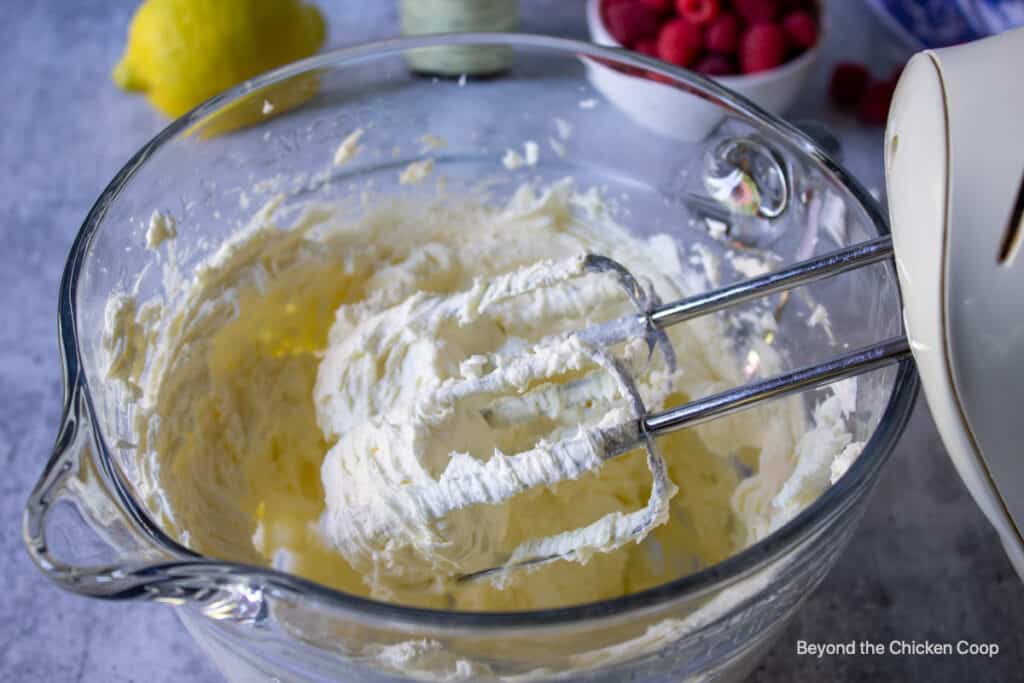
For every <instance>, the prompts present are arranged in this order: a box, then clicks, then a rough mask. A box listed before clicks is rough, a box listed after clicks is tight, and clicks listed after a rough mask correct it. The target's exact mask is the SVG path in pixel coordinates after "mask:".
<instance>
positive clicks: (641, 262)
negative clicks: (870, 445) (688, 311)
mask: <svg viewBox="0 0 1024 683" xmlns="http://www.w3.org/2000/svg"><path fill="white" fill-rule="evenodd" d="M428 171H429V169H425V172H428ZM282 201H283V198H282V197H277V198H275V199H273V200H272V201H271V202H270V203H268V204H267V205H266V206H264V207H263V208H262V209H261V210H260V211H259V212H257V213H256V215H255V216H254V217H253V218H252V221H251V222H250V224H249V225H248V226H247V227H245V228H244V229H242V230H241V231H239V232H238V233H237V234H236V235H235V236H234V237H233V238H231V239H230V240H229V241H227V242H226V243H225V244H224V245H222V246H221V248H220V249H219V250H217V251H216V252H215V253H213V254H212V255H211V256H210V257H209V258H208V259H207V260H206V261H205V262H204V263H203V264H202V265H201V266H200V267H198V268H197V269H196V270H195V271H194V272H193V273H190V274H186V275H185V276H184V283H183V284H181V285H180V286H179V287H178V289H177V291H178V292H179V294H178V296H177V298H175V299H174V300H167V301H162V300H146V301H139V300H137V297H136V296H135V295H133V294H131V293H129V294H120V295H119V296H118V297H115V298H114V299H112V300H111V302H110V303H109V305H108V311H107V319H108V330H107V336H106V340H105V345H106V353H107V354H108V358H109V367H110V372H109V376H110V377H111V378H112V379H114V380H117V381H119V382H120V383H121V385H122V386H123V387H124V388H125V391H124V394H123V396H124V402H125V403H126V404H127V405H129V406H130V407H131V410H132V413H133V425H134V441H133V443H132V444H131V447H133V448H134V450H135V455H136V459H137V463H138V474H137V481H136V482H135V483H136V487H137V489H138V491H139V492H140V494H141V496H142V497H143V499H144V502H145V503H146V505H147V506H149V508H150V509H151V510H152V512H153V514H154V515H155V517H156V518H157V520H158V522H159V523H160V524H161V525H162V526H163V527H164V528H165V529H166V530H167V531H168V532H169V533H171V534H172V535H174V536H175V537H177V538H178V539H179V540H180V541H181V542H183V543H185V544H186V545H188V546H190V547H191V548H193V549H195V550H196V551H198V552H201V553H204V554H207V555H210V556H214V557H221V558H227V559H232V560H238V561H245V562H261V563H265V564H268V565H272V566H275V567H278V568H280V569H283V570H286V571H289V572H293V573H296V574H299V575H302V576H305V577H307V578H310V579H313V580H315V581H319V582H321V583H324V584H327V585H330V586H333V587H335V588H338V589H341V590H345V591H348V592H352V593H356V594H361V595H368V596H373V597H376V598H381V599H387V600H393V601H397V602H402V603H406V604H412V605H420V606H435V607H449V608H456V609H474V610H504V609H532V608H541V607H553V606H559V605H566V604H572V603H579V602H583V601H592V600H600V599H604V598H609V597H613V596H616V595H621V594H624V593H629V592H633V591H636V590H640V589H643V588H646V587H650V586H653V585H656V584H659V583H662V582H664V581H666V580H670V579H672V578H676V577H678V576H681V575H683V574H686V573H689V572H691V571H693V570H694V569H696V568H698V567H700V566H705V565H708V564H712V563H714V562H717V561H719V560H721V559H724V558H725V557H727V556H728V555H730V554H732V553H733V552H735V551H736V550H738V549H740V548H742V547H745V546H747V545H749V544H751V543H753V542H755V541H757V540H758V539H760V538H763V537H764V536H765V535H767V534H769V533H771V531H772V530H774V529H775V528H777V527H778V526H780V525H781V524H783V523H785V521H787V520H788V519H790V518H791V517H792V516H793V515H794V514H796V512H798V511H799V510H800V509H802V507H803V506H804V505H805V504H806V503H807V502H809V501H810V500H812V499H813V498H814V497H815V496H817V495H818V494H819V493H820V492H821V491H822V490H823V488H824V487H826V486H827V485H828V482H829V478H830V475H831V476H836V473H837V471H839V470H841V469H843V468H845V466H847V465H848V461H849V460H850V459H852V458H853V457H855V455H856V449H857V447H858V444H856V443H854V442H853V441H852V438H851V437H850V434H849V433H848V431H847V430H846V428H845V422H844V420H843V406H842V405H841V404H842V402H841V401H839V400H838V399H837V400H834V401H832V400H831V399H830V401H825V402H824V403H823V404H822V405H821V406H819V408H818V410H817V411H815V413H814V415H812V416H810V417H808V416H807V415H806V414H805V409H804V404H803V402H802V401H801V400H799V399H785V400H780V401H776V402H773V403H770V404H766V405H764V406H760V407H758V408H756V409H754V410H751V411H748V412H745V413H741V414H737V415H735V416H731V417H728V418H724V419H721V420H716V421H714V422H711V423H707V424H704V425H701V426H699V427H696V428H694V429H690V430H685V431H682V432H677V433H675V434H671V435H667V436H665V437H664V438H660V439H659V440H658V451H659V453H660V455H661V456H662V457H663V458H664V468H665V471H666V481H667V482H668V483H667V484H665V485H664V486H661V487H660V488H659V486H658V485H657V479H656V478H654V477H652V474H651V472H652V465H651V463H650V462H649V460H648V456H647V454H646V453H645V452H644V451H643V450H642V449H637V450H634V451H632V452H629V453H627V454H624V455H622V456H620V457H617V458H614V459H612V460H608V461H599V459H597V458H596V457H595V454H596V453H597V452H598V451H599V449H598V448H597V447H596V446H595V444H593V443H588V442H587V439H586V438H585V437H586V434H588V433H589V432H588V431H587V430H593V429H599V428H612V427H615V426H616V425H620V424H623V423H624V422H628V419H629V418H630V417H631V416H634V415H635V406H632V405H630V403H629V401H628V400H623V388H622V386H621V384H620V383H619V382H617V381H616V379H615V377H614V376H613V373H608V372H606V371H604V370H603V368H602V366H601V363H600V362H598V361H597V359H595V358H594V356H593V355H592V352H591V351H590V350H589V349H586V348H583V347H581V346H579V345H578V344H576V343H574V342H572V341H571V339H572V337H566V336H564V335H566V334H567V333H568V332H570V331H573V330H579V329H582V328H584V327H586V326H588V325H591V324H594V323H598V322H602V321H607V320H612V319H615V318H618V317H620V316H622V315H624V314H626V313H628V312H630V311H632V310H633V309H632V308H631V304H630V303H629V302H628V300H627V298H626V297H625V296H624V295H623V294H622V293H621V291H620V290H619V289H618V288H617V286H616V285H615V284H614V283H613V282H611V281H610V280H609V279H608V278H602V277H597V276H587V277H584V278H579V279H572V280H569V281H565V282H560V283H559V286H558V287H553V288H548V287H544V288H541V289H530V288H529V287H525V289H528V290H530V291H526V292H524V293H523V294H522V295H521V296H519V295H517V296H516V297H514V298H502V297H501V296H495V293H500V292H507V291H508V289H509V288H510V287H513V284H514V282H513V281H516V280H517V278H518V284H517V285H515V287H520V286H521V285H522V284H523V282H522V281H523V280H529V277H530V273H531V272H533V273H534V274H536V273H537V272H538V271H531V270H530V269H531V268H536V267H537V264H538V263H540V262H544V261H548V260H552V261H555V262H557V263H563V264H572V263H573V259H576V258H578V257H579V256H580V255H581V254H584V253H598V254H604V255H606V256H608V257H610V258H613V259H615V260H617V261H619V262H620V263H622V264H623V265H625V266H626V267H627V268H629V269H630V270H631V271H632V272H634V273H636V274H638V275H642V276H643V277H644V278H646V279H647V280H648V281H649V283H650V286H651V287H652V288H653V290H654V291H655V292H656V293H657V294H658V296H660V297H661V298H662V299H663V300H669V299H674V298H678V297H680V296H683V295H685V294H686V293H689V292H692V291H695V290H697V289H698V288H701V287H704V286H706V281H705V277H704V275H703V274H702V273H701V272H699V268H696V267H694V266H693V265H692V264H690V263H689V261H686V262H685V263H684V260H683V259H681V257H680V249H679V248H678V245H677V244H676V242H675V241H674V240H673V239H672V238H670V237H669V236H666V235H656V236H653V237H648V238H639V237H635V236H633V235H631V234H629V233H628V232H627V231H626V230H625V229H624V228H623V227H622V226H620V225H618V224H617V223H616V221H615V220H614V218H613V216H612V215H611V214H610V212H609V210H608V208H607V207H606V205H605V204H604V202H603V201H602V200H601V196H600V194H599V193H598V192H597V191H593V190H592V191H587V192H581V191H579V190H578V189H577V188H575V187H574V185H573V182H572V181H571V180H568V179H567V180H564V181H561V182H559V183H556V184H554V185H552V186H550V187H548V188H546V189H543V190H542V191H538V190H537V189H535V188H532V187H529V186H526V187H523V188H520V190H519V191H517V192H516V193H514V194H513V196H511V198H509V199H508V200H507V201H505V202H495V201H493V200H491V199H490V198H488V197H486V196H484V195H479V196H462V197H453V196H451V193H450V192H449V193H448V194H447V195H446V196H445V197H444V198H442V199H438V200H437V201H434V202H427V201H425V200H422V199H418V200H412V199H409V200H402V199H394V198H393V199H390V200H385V199H380V198H377V199H375V200H374V201H371V202H369V204H368V206H367V207H365V209H364V210H354V208H353V207H352V206H348V205H345V204H329V203H313V204H309V205H307V206H306V207H305V208H304V209H303V210H302V211H301V213H299V214H298V216H297V217H295V216H294V213H293V214H285V213H284V212H283V210H282V208H281V204H282ZM286 216H288V217H287V218H286ZM178 241H180V238H179V240H178ZM524 269H525V270H524ZM513 288H514V287H513ZM520 288H522V287H520ZM725 325H726V320H725V318H719V317H715V316H711V317H706V318H702V319H700V320H696V321H692V322H690V323H687V324H685V325H680V326H677V327H675V328H673V329H672V330H671V331H670V332H669V336H670V340H671V342H672V345H673V347H674V349H675V351H676V354H677V357H678V369H677V372H675V373H674V374H672V375H671V377H669V373H668V372H667V371H666V368H665V367H664V364H663V363H662V362H660V361H659V360H658V357H657V356H655V358H654V360H653V361H652V363H651V364H650V365H648V363H647V355H646V349H645V348H636V347H629V348H625V349H617V350H616V353H617V354H618V355H621V356H622V357H624V358H625V359H626V361H627V362H628V363H629V364H630V366H631V370H632V373H631V374H633V375H634V376H635V378H636V380H637V389H638V391H639V393H640V395H641V397H642V399H643V401H644V404H645V407H646V409H648V410H657V409H660V408H663V407H665V406H668V405H672V404H676V403H679V402H682V401H685V400H687V398H688V397H690V396H694V397H695V396H702V395H706V394H709V393H712V392H716V391H721V390H723V389H725V388H727V387H730V386H734V385H736V384H739V383H742V382H745V381H747V378H746V376H745V375H744V368H743V367H741V364H740V363H739V362H738V361H737V358H736V353H735V351H734V349H733V347H732V343H731V342H730V341H729V335H728V331H727V329H726V327H725ZM552 335H555V336H556V337H557V335H563V337H561V339H562V340H563V342H564V343H562V344H549V345H543V344H541V342H542V340H544V339H547V338H549V337H551V336H552ZM752 343H753V344H754V348H753V350H752V353H756V355H757V357H758V359H759V365H760V368H761V371H762V372H763V373H766V374H767V373H771V372H772V371H773V370H775V369H777V368H778V367H779V365H780V363H779V358H778V356H777V353H776V352H775V349H774V348H773V347H771V346H770V345H768V344H766V343H763V342H762V341H761V340H759V339H755V340H754V341H753V342H752ZM538 345H540V350H539V351H537V353H538V358H539V360H538V363H539V364H540V370H542V372H541V371H538V372H534V371H533V370H531V371H530V372H526V373H525V374H518V373H519V372H520V371H521V369H522V367H523V366H522V364H520V363H516V362H506V361H505V360H500V358H505V359H516V358H519V356H520V355H521V353H522V352H524V351H525V350H529V349H534V350H535V351H536V350H537V348H538ZM494 354H497V355H494ZM536 369H537V368H534V370H536ZM503 370H507V371H508V372H502V371H503ZM541 375H543V376H544V377H551V379H552V382H551V383H550V385H549V386H545V381H543V380H541V379H540V377H541ZM487 377H497V378H498V379H500V382H498V383H499V384H500V385H501V388H502V389H503V391H502V392H500V394H499V393H494V392H490V393H489V392H487V391H484V392H483V394H479V393H476V392H470V393H467V394H465V395H462V394H459V392H458V391H457V390H456V388H457V387H460V386H468V385H469V384H472V383H473V382H480V381H482V380H483V379H484V378H487ZM495 381H497V380H495ZM581 383H582V384H581ZM566 387H569V388H570V389H566ZM571 387H583V388H582V389H581V390H580V391H578V392H576V394H575V395H574V394H573V391H572V390H571ZM475 388H476V389H479V388H480V386H479V384H477V385H475ZM485 389H486V387H485ZM506 389H510V391H504V390H506ZM574 438H578V439H579V440H578V441H577V442H576V443H577V445H578V448H579V450H578V452H577V454H576V455H575V456H574V457H573V462H576V463H578V464H579V466H578V470H577V471H573V472H571V473H570V474H571V477H570V478H569V479H567V480H564V481H559V482H558V483H551V484H550V485H549V482H550V481H551V480H552V479H553V478H554V477H553V471H552V470H550V469H545V467H543V466H538V467H535V468H531V469H529V471H528V472H524V473H522V474H521V477H522V478H530V477H532V479H531V483H536V484H538V485H537V486H532V487H527V488H524V487H521V486H520V484H521V483H522V480H523V479H521V478H520V475H516V477H513V476H512V475H511V474H510V473H509V470H508V467H507V466H508V461H509V460H510V459H511V458H512V457H513V454H518V453H522V452H524V451H530V450H531V449H536V450H539V451H543V450H544V449H545V448H549V447H550V444H552V443H554V442H555V441H560V440H566V439H567V440H570V441H572V439H574ZM548 455H549V456H550V453H548ZM545 457H546V456H544V455H543V453H542V454H540V455H538V456H537V460H536V462H537V463H541V462H547V463H549V464H550V463H552V462H554V461H553V460H551V459H550V458H548V460H546V461H545V460H544V458H545ZM563 464H564V463H563ZM488 468H490V469H491V470H492V471H493V472H494V474H488V475H481V474H480V473H481V472H483V471H484V470H487V469H488ZM481 476H486V477H490V479H489V481H491V482H492V484H493V488H487V487H484V488H483V489H472V488H470V487H463V486H461V485H455V484H453V482H459V481H462V480H464V478H465V477H477V480H478V481H482V479H480V477H481ZM559 478H561V473H559ZM446 481H447V482H449V485H448V487H447V488H445V486H446V484H445V483H444V482H446ZM395 484H397V485H399V486H402V487H408V486H409V485H410V484H417V485H420V488H418V489H416V490H417V491H419V495H420V496H421V497H420V498H413V497H410V498H405V499H400V502H399V503H397V504H389V503H388V502H387V501H391V502H392V503H393V502H394V500H395V498H394V497H393V495H389V494H393V493H394V491H386V490H382V487H387V486H391V485H395ZM676 487H678V492H677V493H676V492H675V489H676ZM673 494H674V495H673ZM460 496H461V499H460V501H458V502H459V505H458V506H457V508H458V509H456V510H454V511H453V512H452V513H451V514H447V515H445V516H443V517H442V518H440V519H439V520H429V519H427V518H426V517H425V516H423V515H421V514H419V512H418V510H417V506H419V505H434V504H437V505H441V504H447V503H450V502H451V501H452V500H454V499H456V498H459V497H460ZM498 498H500V499H501V502H500V503H498V504H490V502H488V501H492V500H496V499H498ZM638 519H643V520H645V522H653V523H652V524H651V527H652V528H653V531H651V532H650V533H649V534H645V535H643V536H638V537H630V536H629V534H626V533H624V532H623V529H624V528H625V527H627V526H629V524H630V523H632V522H635V521H636V520H638ZM572 529H583V530H584V532H582V533H579V534H576V533H570V534H566V533H564V532H566V531H567V530H572ZM623 539H628V542H622V541H623ZM634 540H635V541H637V542H632V541H634ZM563 550H571V551H572V552H573V553H575V554H573V556H572V558H571V559H570V560H569V561H559V562H554V563H551V564H546V565H543V566H540V567H538V568H536V569H535V570H533V571H530V572H518V573H515V574H513V575H510V576H509V577H508V578H507V580H505V581H504V582H502V583H501V584H500V585H497V584H493V583H490V582H484V581H480V582H468V583H457V582H456V581H455V580H454V579H455V577H456V576H457V575H459V574H460V573H464V572H466V571H471V570H475V569H481V568H485V567H487V566H491V565H493V564H496V563H499V562H501V561H506V560H509V559H514V558H516V557H522V556H523V555H524V553H525V554H527V555H530V554H537V553H540V552H561V551H563Z"/></svg>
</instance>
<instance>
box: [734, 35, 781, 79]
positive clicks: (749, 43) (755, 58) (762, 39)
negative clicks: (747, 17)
mask: <svg viewBox="0 0 1024 683" xmlns="http://www.w3.org/2000/svg"><path fill="white" fill-rule="evenodd" d="M785 58H786V32H785V31H783V30H782V27H781V26H779V25H778V24H754V25H753V26H751V27H750V28H749V29H747V32H746V33H744V34H743V38H742V39H741V40H740V68H741V69H742V71H743V73H745V74H755V73H757V72H759V71H767V70H769V69H774V68H775V67H777V66H779V65H780V64H782V62H783V60H785Z"/></svg>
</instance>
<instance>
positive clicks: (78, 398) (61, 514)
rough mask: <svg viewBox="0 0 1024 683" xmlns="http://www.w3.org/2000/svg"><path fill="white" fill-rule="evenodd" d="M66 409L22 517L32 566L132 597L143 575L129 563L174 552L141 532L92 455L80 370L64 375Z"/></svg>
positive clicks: (82, 589)
mask: <svg viewBox="0 0 1024 683" xmlns="http://www.w3.org/2000/svg"><path fill="white" fill-rule="evenodd" d="M64 406H65V408H64V416H63V419H62V420H61V427H60V431H59V432H58V434H57V440H56V443H55V444H54V447H53V451H52V453H51V455H50V459H49V462H47V464H46V468H45V469H44V470H43V474H42V476H41V477H40V478H39V481H38V482H37V483H36V485H35V487H34V488H33V489H32V493H31V494H30V496H29V499H28V503H27V504H26V506H25V512H24V516H23V519H22V537H23V540H24V542H25V546H26V547H27V548H28V552H29V555H30V556H31V557H32V560H33V561H34V562H35V563H36V566H37V567H39V569H40V570H41V571H42V572H43V573H44V574H46V575H47V576H48V577H49V578H50V579H52V580H53V581H55V582H56V583H58V584H59V585H60V586H61V587H63V588H65V589H67V590H70V591H73V592H76V593H81V594H85V595H90V596H93V597H102V598H123V599H124V598H136V597H142V596H141V595H140V593H139V591H140V589H142V584H144V583H145V581H141V582H140V580H139V577H133V576H132V574H133V572H130V571H127V572H126V571H125V570H126V569H127V566H128V564H129V563H131V564H134V563H147V564H151V563H152V562H153V561H160V560H161V559H162V560H163V561H167V560H169V559H172V558H170V557H168V555H167V554H166V553H164V552H159V553H158V552H157V551H156V550H155V548H154V547H153V546H152V544H151V543H146V542H145V541H143V539H142V538H141V537H140V534H139V532H138V526H137V520H132V519H130V515H129V514H128V513H127V511H125V510H124V509H123V508H121V507H120V506H119V505H118V504H117V503H116V502H115V500H116V499H115V497H114V496H113V495H112V491H111V490H110V485H111V483H112V482H111V479H110V478H109V477H106V476H104V475H103V474H102V473H101V471H100V469H99V468H98V467H97V463H96V458H94V457H93V451H94V448H95V445H94V443H93V439H92V425H91V424H90V417H89V416H90V412H89V409H88V406H87V405H86V401H85V394H84V392H82V391H81V390H80V383H79V380H78V377H77V373H74V376H69V377H67V381H66V382H65V402H64Z"/></svg>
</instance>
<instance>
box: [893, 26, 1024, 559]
mask: <svg viewBox="0 0 1024 683" xmlns="http://www.w3.org/2000/svg"><path fill="white" fill-rule="evenodd" d="M1022 84H1024V29H1018V30H1016V31H1010V32H1007V33H1004V34H1001V35H998V36H994V37H992V38H989V39H986V40H982V41H979V42H976V43H970V44H967V45H963V46H958V47H953V48H947V49H943V50H935V51H928V52H923V53H921V54H918V55H916V56H915V57H914V58H913V59H911V61H910V63H909V64H908V65H907V68H906V69H905V71H904V72H903V75H902V77H901V79H900V82H899V86H898V87H897V89H896V94H895V98H894V100H893V105H892V110H891V112H890V115H889V123H888V127H887V130H886V135H885V159H886V161H885V167H886V181H887V187H888V196H889V209H890V213H891V219H892V224H893V240H894V244H895V247H896V265H897V271H898V274H899V279H900V285H901V288H902V292H903V299H904V305H905V311H904V316H905V321H906V327H907V334H908V336H909V338H910V342H911V348H912V350H913V353H914V357H915V360H916V362H917V367H918V370H919V372H920V375H921V381H922V384H923V386H924V391H925V395H926V397H927V399H928V404H929V406H930V408H931V411H932V414H933V415H934V417H935V421H936V424H937V425H938V428H939V432H940V433H941V435H942V438H943V441H944V442H945V444H946V447H947V449H948V450H949V454H950V457H951V458H952V460H953V463H954V464H955V466H956V468H957V470H958V471H959V473H960V476H961V477H962V478H963V480H964V482H965V484H966V485H967V488H968V489H969V490H970V492H971V494H972V495H973V496H974V498H975V500H976V501H977V502H978V505H979V506H980V507H981V509H982V510H983V511H984V513H985V515H986V516H987V517H988V519H989V520H990V521H991V522H992V524H993V525H994V526H995V528H996V530H997V531H998V533H999V536H1000V538H1001V540H1002V542H1003V545H1004V546H1005V548H1006V551H1007V553H1008V554H1009V556H1010V558H1011V560H1012V562H1013V564H1014V566H1015V567H1016V569H1017V572H1018V574H1020V575H1021V576H1022V577H1024V536H1022V533H1021V532H1022V529H1024V447H1022V445H1021V436H1020V435H1021V434H1022V433H1024V253H1020V252H1024V246H1022V244H1021V242H1022V240H1024V133H1022V131H1021V125H1022V123H1024V87H1022Z"/></svg>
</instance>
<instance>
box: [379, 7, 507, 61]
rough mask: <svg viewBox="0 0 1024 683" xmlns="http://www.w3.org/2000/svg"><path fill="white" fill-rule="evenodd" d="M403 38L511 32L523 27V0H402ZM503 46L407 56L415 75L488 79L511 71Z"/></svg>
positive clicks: (454, 48) (438, 49) (434, 50)
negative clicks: (521, 25) (521, 22)
mask: <svg viewBox="0 0 1024 683" xmlns="http://www.w3.org/2000/svg"><path fill="white" fill-rule="evenodd" d="M399 15H400V22H401V28H402V35H405V36H417V35H425V34H430V33H470V32H484V31H486V32H495V33H497V32H509V31H515V30H516V29H517V28H518V27H519V0H400V1H399ZM511 58H512V51H511V50H509V49H508V47H506V46H502V45H487V46H473V45H446V46H444V47H435V48H430V49H425V50H417V51H413V52H410V53H409V55H407V61H408V62H409V66H410V68H411V69H413V71H416V72H418V73H424V74H436V75H440V76H460V75H462V74H466V75H468V76H485V75H490V74H495V73H498V72H500V71H503V70H504V69H506V68H508V65H509V60H510V59H511Z"/></svg>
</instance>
